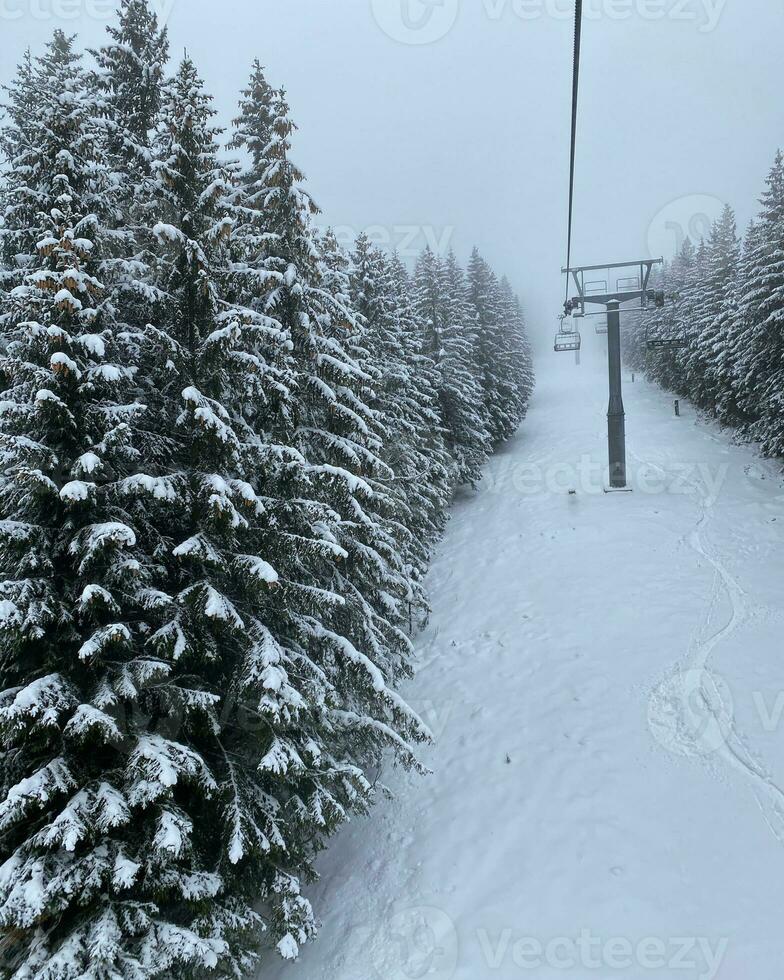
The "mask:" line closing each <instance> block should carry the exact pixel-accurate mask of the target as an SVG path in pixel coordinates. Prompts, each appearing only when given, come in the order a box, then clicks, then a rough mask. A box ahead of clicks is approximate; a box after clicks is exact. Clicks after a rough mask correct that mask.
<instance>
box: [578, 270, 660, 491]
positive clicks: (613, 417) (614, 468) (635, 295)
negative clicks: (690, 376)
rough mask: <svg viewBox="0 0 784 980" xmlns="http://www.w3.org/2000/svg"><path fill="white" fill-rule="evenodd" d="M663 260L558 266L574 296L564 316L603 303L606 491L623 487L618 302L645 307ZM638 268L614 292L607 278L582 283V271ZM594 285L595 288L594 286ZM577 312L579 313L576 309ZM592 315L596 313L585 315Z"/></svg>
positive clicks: (623, 428) (619, 281)
mask: <svg viewBox="0 0 784 980" xmlns="http://www.w3.org/2000/svg"><path fill="white" fill-rule="evenodd" d="M662 263H663V259H638V260H637V261H635V262H613V263H610V264H609V265H583V266H578V267H577V268H569V269H562V270H561V271H562V272H563V273H565V274H566V275H567V277H568V276H570V275H571V276H572V278H573V279H574V283H575V286H576V287H577V295H576V296H575V297H574V298H573V299H570V300H567V302H566V305H565V310H564V312H565V313H566V315H567V316H568V315H569V314H571V313H574V315H575V316H580V317H584V316H586V312H585V306H586V304H587V303H591V304H596V305H597V306H603V307H604V308H605V309H606V311H607V362H608V364H607V366H608V373H609V381H610V404H609V407H608V409H607V446H608V455H609V459H610V486H609V489H610V490H626V489H628V488H627V486H626V413H625V411H624V407H623V386H622V382H621V304H622V303H630V302H633V301H634V300H639V301H640V306H641V307H642V308H643V309H645V307H646V305H647V302H648V299H649V298H651V296H652V294H649V293H648V283H649V282H650V278H651V272H652V270H653V267H654V266H655V265H661V264H662ZM630 268H635V269H638V270H639V274H638V275H636V276H627V277H622V278H619V279H617V280H616V288H615V292H611V291H610V290H609V288H608V287H609V285H610V283H609V279H608V280H604V281H601V282H599V283H590V282H589V283H587V284H586V282H585V273H586V272H596V271H598V270H600V269H601V270H607V272H608V276H609V271H610V270H613V269H630ZM597 286H598V291H597V290H596V287H597ZM576 311H579V312H576ZM587 315H588V316H596V315H597V314H587Z"/></svg>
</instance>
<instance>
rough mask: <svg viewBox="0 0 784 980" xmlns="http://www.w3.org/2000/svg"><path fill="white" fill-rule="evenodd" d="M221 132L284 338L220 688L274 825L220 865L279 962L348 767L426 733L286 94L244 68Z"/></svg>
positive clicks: (243, 223)
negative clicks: (243, 726)
mask: <svg viewBox="0 0 784 980" xmlns="http://www.w3.org/2000/svg"><path fill="white" fill-rule="evenodd" d="M235 125H236V131H235V139H234V144H235V146H236V147H237V148H239V149H243V150H246V151H247V152H248V156H249V161H248V166H247V168H246V169H245V170H244V171H243V172H242V173H241V174H240V176H239V181H238V189H237V190H235V193H234V200H233V204H234V208H235V213H236V215H237V219H238V224H237V225H236V227H235V229H234V233H233V235H232V251H233V263H232V266H231V281H232V284H233V285H232V289H233V294H234V295H235V298H237V299H238V300H239V301H241V302H242V304H243V306H244V307H246V308H249V309H255V310H258V311H262V312H263V314H264V315H266V316H270V317H273V318H274V319H275V321H276V322H277V323H278V324H279V328H280V330H281V331H282V332H283V336H284V337H285V342H286V346H285V349H284V351H283V354H282V355H280V352H276V353H274V355H272V356H266V357H265V363H267V364H270V363H274V364H275V368H276V379H277V394H276V396H275V397H274V398H271V399H270V400H269V402H268V404H267V407H266V409H265V411H264V412H262V413H259V414H258V415H257V416H256V417H254V419H253V424H254V426H255V428H256V432H257V438H256V440H255V444H254V446H253V452H252V454H251V458H252V460H253V480H254V481H255V485H256V486H257V488H258V492H259V493H260V495H261V496H262V497H263V499H264V501H265V504H264V506H265V513H264V515H261V516H260V517H259V518H258V519H257V520H256V521H255V527H254V534H255V538H254V541H255V551H254V553H255V554H259V555H263V556H264V558H265V560H266V561H267V562H268V564H269V565H270V566H271V568H273V569H274V574H275V579H276V581H275V588H273V589H272V590H269V591H268V593H267V595H266V597H265V599H266V601H265V603H264V607H263V609H262V610H261V611H260V613H259V615H258V617H257V619H256V621H255V626H256V629H257V634H258V636H259V638H260V639H259V640H258V642H257V644H256V647H255V651H254V656H253V657H251V658H247V661H246V663H245V665H244V667H243V669H242V670H241V671H240V672H239V673H238V675H237V677H236V679H235V680H234V681H233V682H232V685H231V686H232V689H233V690H235V691H236V697H237V699H238V701H239V702H240V703H243V704H250V705H251V706H252V713H253V717H255V718H257V719H258V721H259V725H258V733H257V735H256V737H255V738H249V737H248V735H247V733H246V732H243V731H242V730H238V731H237V733H236V738H237V743H236V745H235V746H234V747H233V751H234V752H235V754H236V755H237V756H239V757H240V758H241V759H242V760H243V765H242V769H243V771H244V772H245V773H246V774H249V775H246V777H245V778H246V780H247V787H248V789H247V790H246V793H247V794H250V799H251V801H252V800H253V799H254V797H253V794H254V793H255V799H256V801H257V802H256V808H257V809H258V810H260V814H261V816H264V817H265V819H266V820H268V819H269V814H270V813H274V816H275V821H276V823H275V833H274V834H272V833H271V832H269V831H265V834H264V835H263V836H262V835H260V834H255V833H254V834H250V833H243V835H242V836H241V837H240V839H239V842H238V844H237V855H238V861H237V865H238V870H240V871H242V870H243V869H244V877H243V882H244V884H245V886H246V887H248V888H255V889H256V891H257V893H260V894H261V897H262V898H263V899H265V900H266V904H267V906H268V911H269V913H270V921H271V926H272V931H273V935H274V938H275V940H276V942H277V946H278V950H279V952H280V953H281V954H282V955H283V956H286V957H293V956H295V955H296V953H297V950H298V947H299V945H300V944H301V943H302V942H304V941H306V940H307V939H308V938H309V937H310V936H311V935H312V934H313V931H314V923H313V918H312V914H311V912H310V909H309V906H308V905H307V903H305V902H304V900H302V899H301V897H300V896H299V882H300V879H302V878H303V877H304V878H307V877H309V876H310V875H311V874H312V873H313V872H312V861H313V858H314V856H315V854H316V853H317V852H318V851H319V850H320V849H321V848H322V847H323V846H324V845H325V842H326V840H327V839H328V837H329V836H330V834H331V833H333V832H334V830H335V829H336V828H337V827H338V826H339V825H340V824H341V823H342V822H343V821H344V820H345V819H346V818H347V816H348V815H349V814H350V813H352V812H355V811H357V810H364V809H365V808H366V807H367V806H368V805H369V803H370V802H371V800H372V797H373V790H372V787H371V785H370V783H369V781H368V779H367V778H366V777H365V775H364V773H365V771H367V770H368V769H370V768H371V767H373V766H375V765H376V764H377V763H378V762H379V761H380V757H381V754H382V753H383V752H384V751H385V750H386V749H388V748H392V749H393V750H394V751H395V753H396V754H397V755H398V757H399V758H401V759H402V760H403V761H404V762H405V763H406V764H414V765H415V764H416V762H415V760H414V757H413V754H412V752H411V749H410V746H409V743H410V742H411V741H418V740H420V739H422V738H423V737H425V736H426V733H425V731H424V729H423V726H422V725H421V722H419V720H418V719H417V718H416V717H415V716H414V715H413V714H412V713H411V711H410V710H409V709H408V708H407V707H406V706H405V704H404V703H403V702H402V700H401V699H400V698H399V697H398V696H397V695H396V694H395V693H394V685H395V684H396V683H397V682H398V681H399V680H400V678H401V677H402V676H404V675H406V674H407V673H409V671H410V664H409V657H410V645H409V641H408V639H407V637H406V636H405V634H404V632H403V628H402V627H403V626H404V625H405V624H406V623H407V607H408V600H409V599H410V597H411V595H412V589H413V586H412V583H411V582H410V581H409V579H408V576H407V573H406V567H405V563H404V561H403V559H402V557H401V556H400V554H399V552H398V542H397V539H396V537H395V526H394V521H395V500H394V497H393V495H391V494H390V493H389V492H388V491H387V490H386V487H385V481H387V480H388V479H389V478H390V476H393V474H392V472H391V470H390V468H389V467H388V466H385V465H384V464H383V463H382V462H381V461H380V459H379V456H378V454H379V452H381V450H382V438H381V436H382V432H383V425H381V420H380V419H379V418H378V417H377V415H376V413H374V412H373V411H372V410H371V409H370V408H369V407H368V406H367V404H366V403H365V401H364V392H365V390H366V389H367V387H368V386H370V385H372V383H373V380H374V379H373V378H372V377H371V376H370V375H369V374H368V373H367V372H366V371H364V370H363V368H362V366H361V364H360V363H358V361H357V360H356V359H355V358H354V357H352V356H351V355H349V354H348V353H347V351H346V349H345V347H344V345H343V342H342V338H343V337H345V335H346V331H347V330H352V331H353V329H354V316H353V313H352V311H351V310H350V309H349V308H347V305H346V285H345V282H343V281H342V277H341V273H340V271H339V270H338V269H336V267H335V266H334V265H332V266H331V267H330V265H329V263H327V262H326V261H325V259H324V257H323V256H322V255H321V254H320V251H319V247H318V243H317V239H316V235H315V232H314V229H313V225H312V217H313V215H314V214H315V213H316V208H315V205H314V204H313V202H312V201H311V199H310V197H309V196H308V195H307V194H306V193H305V192H304V190H302V189H301V183H302V180H303V177H302V174H301V173H300V172H299V170H298V169H297V167H296V166H295V165H294V164H293V163H292V161H291V158H290V137H291V133H292V130H293V125H292V123H291V121H290V119H289V116H288V106H287V105H286V102H285V97H284V96H283V93H279V92H274V93H271V90H270V88H269V86H268V85H267V84H266V81H265V79H264V76H263V71H262V69H261V68H260V66H258V65H255V66H254V68H253V74H252V77H251V83H250V85H249V87H248V89H247V90H246V91H245V93H244V95H243V100H242V103H241V105H240V116H239V118H238V120H237V121H236V124H235ZM263 349H264V348H263V346H262V348H261V350H263ZM249 478H250V477H249ZM262 640H263V642H262ZM235 812H236V813H237V814H239V816H238V817H237V818H236V820H232V823H237V824H238V825H239V826H240V827H242V826H244V821H245V818H244V817H242V815H241V814H242V808H241V807H240V806H239V805H238V806H237V807H236V808H235Z"/></svg>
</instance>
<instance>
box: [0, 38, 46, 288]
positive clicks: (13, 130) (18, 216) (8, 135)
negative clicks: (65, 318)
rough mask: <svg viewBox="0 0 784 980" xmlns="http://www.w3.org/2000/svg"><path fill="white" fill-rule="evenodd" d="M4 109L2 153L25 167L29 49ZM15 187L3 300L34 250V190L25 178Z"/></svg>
mask: <svg viewBox="0 0 784 980" xmlns="http://www.w3.org/2000/svg"><path fill="white" fill-rule="evenodd" d="M4 92H5V98H4V100H3V104H2V108H3V110H4V113H5V116H6V118H7V120H8V124H7V125H6V126H4V127H3V128H2V129H0V153H2V157H3V159H4V161H5V162H6V165H7V167H8V169H9V170H15V169H17V168H21V167H24V166H25V159H26V157H27V156H28V154H32V153H34V150H35V147H34V146H33V143H32V140H33V139H34V138H35V131H34V126H33V120H34V108H35V101H36V71H35V65H34V63H33V58H32V55H31V54H30V50H29V49H28V50H27V51H26V52H25V55H24V58H23V59H22V62H21V63H20V65H19V66H18V68H17V71H16V75H15V77H14V78H13V80H12V81H11V83H10V84H9V85H8V86H6V87H5V89H4ZM14 185H15V187H14V190H13V191H11V192H10V193H9V185H6V187H5V189H4V193H3V212H4V213H1V212H0V301H2V298H3V294H4V292H5V291H6V290H7V289H10V288H13V287H14V286H15V285H17V284H18V280H19V269H20V267H21V266H22V265H23V264H24V263H25V262H26V261H27V260H28V258H29V256H31V255H32V254H33V253H34V252H35V244H36V243H35V240H34V238H35V222H36V217H37V210H38V205H37V201H36V198H35V195H34V193H33V192H32V191H28V190H26V189H25V185H24V183H23V182H22V181H19V180H16V179H15V180H14Z"/></svg>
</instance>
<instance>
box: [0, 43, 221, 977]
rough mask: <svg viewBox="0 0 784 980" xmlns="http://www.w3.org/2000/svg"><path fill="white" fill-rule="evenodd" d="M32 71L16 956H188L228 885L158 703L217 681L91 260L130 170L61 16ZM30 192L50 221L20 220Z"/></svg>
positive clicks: (10, 958)
mask: <svg viewBox="0 0 784 980" xmlns="http://www.w3.org/2000/svg"><path fill="white" fill-rule="evenodd" d="M35 92H36V99H35V103H34V111H32V112H31V113H29V114H28V116H27V118H26V120H25V122H24V125H23V127H21V129H24V131H25V133H24V140H22V141H21V143H24V145H25V147H26V149H25V150H24V152H23V154H22V155H21V156H17V157H16V158H15V159H14V160H13V161H12V167H11V169H10V171H9V174H8V177H7V184H6V186H5V187H4V190H3V200H4V203H5V204H6V208H5V224H6V228H7V229H8V230H9V231H10V233H11V234H12V235H13V236H14V239H15V241H16V242H17V243H21V242H24V241H27V242H33V243H34V244H33V247H32V249H30V250H29V251H27V250H26V249H23V250H22V252H21V253H20V254H19V258H18V262H17V266H18V270H17V275H18V284H17V285H16V287H15V288H14V289H13V290H12V291H11V293H10V297H9V299H8V301H7V302H6V303H5V304H4V306H3V311H2V329H3V335H4V338H5V345H6V352H5V355H4V357H3V359H2V365H1V367H2V374H3V377H4V381H5V391H4V395H3V408H2V413H0V447H1V448H2V455H3V477H2V481H1V482H0V513H2V522H1V523H0V542H1V544H0V568H1V569H2V583H1V584H0V590H1V591H2V602H0V619H1V620H2V633H0V643H1V649H2V657H1V658H0V664H1V668H0V675H1V677H2V680H1V682H0V685H1V686H2V691H3V693H2V695H0V730H1V731H2V736H3V753H2V756H0V771H1V779H2V786H3V802H2V805H0V823H1V824H2V830H3V833H2V837H1V838H0V839H1V840H2V845H0V847H1V848H2V858H3V861H4V864H3V874H2V876H0V923H1V924H2V927H3V930H4V933H5V942H4V945H3V950H2V956H3V970H4V972H5V974H6V975H13V976H19V977H22V976H36V977H39V978H41V980H76V978H77V977H78V978H89V977H92V978H96V980H98V978H105V977H107V976H112V977H116V978H127V980H131V978H133V980H140V978H143V977H159V976H166V975H174V974H180V975H181V973H182V972H184V971H185V970H186V969H188V968H189V967H191V966H194V965H196V964H202V965H208V966H209V965H215V964H217V963H218V962H219V959H220V957H221V954H222V953H223V952H224V947H223V941H222V938H221V937H220V936H217V935H216V934H215V932H214V931H212V932H210V931H208V930H206V929H201V930H200V929H199V928H198V927H195V926H194V924H193V923H192V922H190V921H188V919H189V916H188V909H190V910H191V918H195V916H196V914H197V912H200V911H201V909H202V908H203V906H204V904H205V902H212V901H213V900H214V896H215V894H216V891H217V890H218V888H219V879H218V878H217V877H216V875H215V874H213V873H212V872H211V871H207V870H204V868H203V867H200V866H199V864H200V862H199V861H198V860H196V859H195V856H194V851H193V849H192V842H191V840H190V832H191V823H192V822H195V821H194V818H195V817H197V809H196V808H195V809H194V810H192V812H191V813H190V814H188V800H189V799H190V800H191V801H194V800H195V801H201V800H202V798H204V797H206V796H208V795H209V794H210V793H213V792H214V791H215V786H214V780H213V778H212V776H211V775H210V772H209V769H208V767H207V765H206V764H205V762H204V761H203V759H201V758H200V757H199V756H198V754H197V753H196V752H194V751H193V749H192V748H190V747H189V746H188V745H186V744H184V743H183V741H178V740H175V739H172V738H169V737H166V736H165V735H164V734H163V733H162V732H161V731H158V730H155V726H151V724H150V716H149V714H148V712H149V713H153V714H155V713H156V712H157V713H158V717H160V715H162V714H166V708H165V707H164V706H168V708H169V709H170V710H174V709H175V707H176V710H177V712H178V713H179V715H180V716H181V717H182V718H183V719H184V720H185V723H186V724H187V722H188V720H189V719H190V717H191V716H196V715H198V717H199V718H201V717H203V716H204V714H205V712H208V711H209V710H210V706H211V701H212V696H211V695H209V694H208V693H202V692H200V691H195V690H191V688H190V685H188V684H180V683H178V681H177V678H175V677H174V676H173V672H172V663H173V659H174V658H173V657H168V658H166V657H158V656H156V655H154V654H153V653H152V650H151V647H150V639H151V636H150V632H151V629H152V628H154V625H155V621H156V618H157V615H158V610H159V609H161V608H162V607H163V608H166V607H168V604H169V599H168V597H167V596H165V595H162V594H161V593H160V592H159V591H158V590H157V589H156V583H157V580H158V578H159V571H158V567H157V562H158V559H159V558H160V554H158V553H155V551H154V548H153V547H151V546H153V545H154V544H155V538H154V536H152V535H150V533H149V531H148V527H147V522H146V518H145V513H144V507H143V506H139V498H140V497H142V498H143V497H144V496H148V498H149V499H157V498H164V497H166V496H167V495H169V494H170V493H171V492H172V491H171V488H170V486H169V485H168V484H167V483H166V481H163V480H160V481H155V480H153V479H152V478H151V477H150V476H149V475H148V474H147V473H146V472H144V470H143V469H141V467H140V462H141V461H140V458H139V449H138V446H137V445H136V438H135V437H136V429H137V421H138V417H139V415H140V413H142V412H143V409H144V406H142V405H140V404H139V403H138V402H137V401H136V400H135V384H134V368H135V367H136V366H137V365H132V364H128V363H124V362H123V360H122V359H121V357H122V355H123V354H124V353H125V351H124V348H123V347H122V345H120V344H119V343H118V325H117V323H116V320H115V314H116V311H115V309H114V307H113V305H112V304H111V302H109V301H107V299H106V290H105V286H104V284H103V283H102V282H101V281H100V280H99V278H98V277H97V276H96V271H97V270H98V269H99V268H100V263H101V259H102V252H103V249H104V248H105V245H106V239H107V238H108V237H109V234H108V233H109V231H110V228H109V227H108V225H107V223H106V216H107V215H108V216H110V219H111V217H113V213H114V205H113V203H112V201H111V194H112V192H113V190H114V189H115V185H114V184H113V182H112V180H111V177H110V173H109V167H108V166H107V164H106V161H105V160H104V159H103V158H102V157H101V156H100V153H99V150H100V147H101V145H102V140H101V132H100V129H99V127H98V125H97V119H98V112H97V105H96V101H95V98H94V97H93V95H92V94H91V93H90V91H89V89H88V87H87V85H86V79H85V76H84V73H83V71H82V68H81V66H80V60H79V58H78V57H77V56H76V55H75V53H74V51H73V45H72V41H71V39H69V38H67V37H66V36H65V35H64V34H63V33H62V32H57V33H56V34H55V37H54V40H53V42H52V43H51V44H50V46H49V47H48V49H47V52H46V54H45V56H44V57H43V58H42V59H40V61H39V62H38V64H37V65H36V66H35ZM13 125H14V122H13V121H12V127H13ZM10 142H11V143H12V144H13V143H14V142H15V137H13V136H11V137H10ZM5 145H6V146H7V145H9V142H8V140H7V141H6V143H5ZM17 145H20V141H17ZM29 199H32V200H35V202H36V205H37V208H36V214H35V219H36V223H35V224H34V225H32V226H27V227H21V226H20V225H19V221H20V220H26V219H25V214H26V212H25V210H24V209H23V208H19V207H18V205H19V203H20V202H22V201H24V200H29ZM198 816H200V813H199V814H198Z"/></svg>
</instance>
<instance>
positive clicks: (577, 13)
mask: <svg viewBox="0 0 784 980" xmlns="http://www.w3.org/2000/svg"><path fill="white" fill-rule="evenodd" d="M582 27H583V0H575V7H574V68H573V73H572V149H571V157H570V164H569V232H568V237H567V246H566V268H567V273H566V300H565V304H566V305H568V303H569V272H568V270H569V269H571V267H572V217H573V213H574V164H575V158H576V154H577V104H578V95H579V92H580V41H581V38H582Z"/></svg>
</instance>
